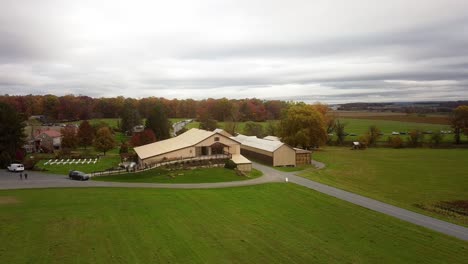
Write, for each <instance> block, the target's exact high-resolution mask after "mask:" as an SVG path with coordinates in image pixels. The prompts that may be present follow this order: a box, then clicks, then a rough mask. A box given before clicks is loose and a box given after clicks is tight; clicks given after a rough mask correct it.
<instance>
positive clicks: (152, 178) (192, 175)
mask: <svg viewBox="0 0 468 264" xmlns="http://www.w3.org/2000/svg"><path fill="white" fill-rule="evenodd" d="M260 176H262V172H260V171H258V170H255V169H254V170H253V171H252V172H251V173H250V174H249V175H248V176H247V177H245V176H239V175H237V174H236V172H235V171H234V170H229V169H225V168H208V169H207V168H198V169H192V170H176V171H167V170H164V169H152V170H148V171H144V172H139V173H128V174H121V175H113V176H100V177H93V178H92V179H93V180H95V181H114V182H153V183H208V182H229V181H243V180H248V179H253V178H258V177H260Z"/></svg>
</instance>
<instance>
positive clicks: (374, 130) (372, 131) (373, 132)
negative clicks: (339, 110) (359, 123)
mask: <svg viewBox="0 0 468 264" xmlns="http://www.w3.org/2000/svg"><path fill="white" fill-rule="evenodd" d="M381 136H382V134H381V132H380V129H379V128H378V127H377V126H375V125H372V126H370V127H369V130H368V131H367V133H366V138H367V144H368V145H369V146H375V145H376V144H377V141H378V140H379V138H380V137H381Z"/></svg>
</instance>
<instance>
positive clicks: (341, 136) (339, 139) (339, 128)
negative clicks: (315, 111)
mask: <svg viewBox="0 0 468 264" xmlns="http://www.w3.org/2000/svg"><path fill="white" fill-rule="evenodd" d="M334 123H335V124H334V125H333V126H334V131H335V133H336V144H338V145H343V142H344V140H345V137H346V132H345V126H346V123H341V122H340V120H339V119H337V120H336V121H334ZM327 132H328V124H327Z"/></svg>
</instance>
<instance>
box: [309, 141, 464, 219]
mask: <svg viewBox="0 0 468 264" xmlns="http://www.w3.org/2000/svg"><path fill="white" fill-rule="evenodd" d="M313 157H314V159H316V160H318V161H322V162H324V163H325V164H326V168H324V169H322V170H311V171H307V172H304V173H302V174H300V175H301V176H304V177H306V178H310V179H312V180H315V181H318V182H321V183H325V184H328V185H332V186H335V187H338V188H340V189H344V190H348V191H351V192H354V193H358V194H362V195H365V196H368V197H371V198H374V199H377V200H381V201H384V202H387V203H390V204H394V205H397V206H400V207H404V208H407V209H409V210H413V211H417V212H420V213H424V214H428V215H431V216H435V217H438V218H441V219H444V220H448V221H452V222H454V223H457V224H462V225H465V226H468V212H466V211H465V213H462V214H454V213H453V212H449V211H447V210H444V209H442V208H440V206H439V203H440V202H442V201H445V202H447V201H458V200H465V201H466V202H467V203H468V174H467V173H468V149H383V148H369V149H367V150H354V151H353V150H349V149H348V148H327V149H326V150H325V151H318V152H314V153H313ZM422 208H424V209H422ZM465 210H466V209H465Z"/></svg>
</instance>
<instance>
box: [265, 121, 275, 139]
mask: <svg viewBox="0 0 468 264" xmlns="http://www.w3.org/2000/svg"><path fill="white" fill-rule="evenodd" d="M265 132H266V134H267V135H269V136H276V135H278V124H277V123H276V122H274V121H271V120H270V121H267V125H266V128H265Z"/></svg>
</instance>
